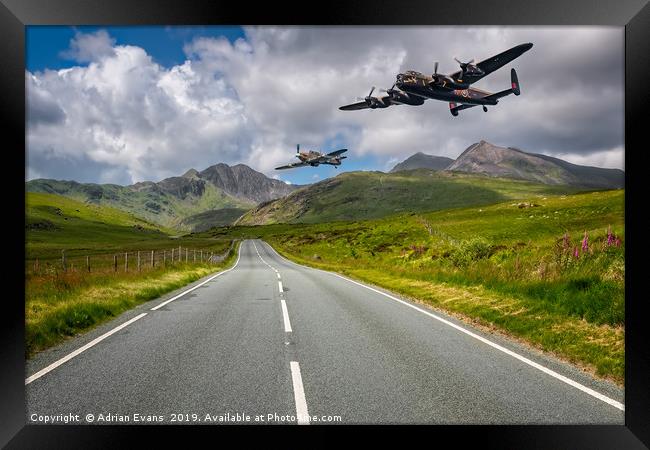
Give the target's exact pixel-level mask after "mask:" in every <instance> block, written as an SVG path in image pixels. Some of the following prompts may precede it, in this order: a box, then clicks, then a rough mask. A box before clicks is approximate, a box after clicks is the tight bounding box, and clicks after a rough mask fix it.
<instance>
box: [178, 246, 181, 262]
mask: <svg viewBox="0 0 650 450" xmlns="http://www.w3.org/2000/svg"><path fill="white" fill-rule="evenodd" d="M178 262H181V246H180V245H179V246H178Z"/></svg>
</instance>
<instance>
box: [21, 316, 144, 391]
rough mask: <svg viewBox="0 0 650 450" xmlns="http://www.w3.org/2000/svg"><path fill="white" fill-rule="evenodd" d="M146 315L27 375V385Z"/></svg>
mask: <svg viewBox="0 0 650 450" xmlns="http://www.w3.org/2000/svg"><path fill="white" fill-rule="evenodd" d="M146 315H147V313H142V314H140V315H137V316H135V317H134V318H133V319H131V320H128V321H126V322H124V323H123V324H122V325H119V326H117V327H115V328H113V329H112V330H110V331H108V332H106V333H104V334H102V335H101V336H99V337H97V338H95V339H93V340H92V341H90V342H89V343H87V344H86V345H84V346H83V347H79V348H78V349H77V350H75V351H74V352H72V353H70V354H68V355H66V356H64V357H63V358H61V359H59V360H58V361H56V362H53V363H52V364H50V365H49V366H47V367H46V368H44V369H42V370H39V371H38V372H36V373H35V374H34V375H32V376H30V377H27V379H25V385H28V384H29V383H31V382H32V381H34V380H36V379H38V378H40V377H42V376H43V375H45V374H46V373H48V372H51V371H52V370H54V369H56V368H57V367H59V366H60V365H61V364H63V363H65V362H67V361H70V360H71V359H72V358H74V357H75V356H77V355H79V354H80V353H83V352H85V351H86V350H88V349H89V348H90V347H92V346H94V345H96V344H98V343H99V342H101V341H103V340H104V339H106V338H107V337H109V336H110V335H112V334H114V333H117V332H118V331H120V330H121V329H122V328H124V327H127V326H129V325H131V324H132V323H133V322H135V321H136V320H139V319H142V318H143V317H144V316H146Z"/></svg>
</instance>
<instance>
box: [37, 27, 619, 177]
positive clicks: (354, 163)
mask: <svg viewBox="0 0 650 450" xmlns="http://www.w3.org/2000/svg"><path fill="white" fill-rule="evenodd" d="M422 42H427V43H429V44H428V45H426V46H423V45H421V43H422ZM523 42H533V43H534V47H533V49H532V50H531V51H530V52H527V53H526V54H524V55H522V57H520V58H518V59H517V60H515V61H514V62H513V63H511V64H509V65H506V66H505V67H504V68H502V69H500V70H499V71H497V72H495V73H494V74H491V75H490V76H489V77H486V78H485V79H484V80H481V81H480V82H479V83H478V84H477V86H476V87H477V88H482V89H486V90H489V91H493V92H495V91H498V90H501V89H504V88H507V87H509V83H510V79H509V73H510V68H511V67H512V68H516V70H517V72H518V74H519V81H520V85H521V86H522V95H520V96H518V97H514V96H511V97H507V98H504V99H502V101H501V102H500V103H499V105H498V106H496V107H493V108H489V112H488V113H483V111H482V110H481V109H480V108H473V109H470V110H467V111H463V112H462V114H460V115H459V116H458V117H452V116H451V114H449V108H448V106H447V105H446V104H445V103H443V102H438V101H434V100H428V101H427V102H425V104H424V105H422V106H418V107H408V106H394V107H391V108H388V109H385V110H363V111H352V112H349V111H340V110H339V109H338V107H339V106H341V105H344V104H347V103H351V102H354V101H356V97H359V96H364V95H366V94H367V92H368V90H369V88H370V86H377V87H378V88H381V87H383V88H387V87H389V86H390V85H391V84H392V83H393V81H394V80H395V75H396V74H397V73H399V72H402V71H404V70H408V69H413V70H419V71H423V72H427V70H432V66H433V61H439V62H440V72H441V73H452V72H454V71H456V70H457V69H458V67H457V63H456V62H455V61H454V57H458V58H460V59H461V60H466V59H470V58H476V59H477V61H480V60H482V59H484V58H487V57H490V56H492V55H494V54H496V53H498V52H501V51H503V50H505V49H507V48H510V47H512V46H514V45H517V44H520V43H523ZM26 65H27V67H26V71H27V72H26V90H27V115H28V121H27V167H26V178H27V179H34V178H54V179H68V180H70V179H73V180H76V181H80V182H96V183H117V184H131V183H135V182H138V181H145V180H151V181H158V180H161V179H163V178H166V177H170V176H177V175H180V174H182V173H184V172H185V171H187V170H188V169H190V168H195V169H198V170H202V169H205V168H207V167H208V166H211V165H213V164H217V163H220V162H223V163H226V164H230V165H234V164H239V163H241V164H247V165H248V166H250V167H252V168H253V169H255V170H258V171H260V172H263V173H264V174H266V175H267V176H271V177H276V178H279V179H282V180H284V181H286V182H290V183H294V184H306V183H312V182H315V181H319V180H323V179H325V178H328V177H331V176H335V175H336V174H338V173H341V172H343V171H351V170H381V171H388V170H390V168H391V167H392V166H393V165H395V164H396V163H397V162H399V161H402V160H404V159H406V158H408V157H409V156H411V155H413V154H414V153H416V152H423V153H426V154H431V155H438V156H447V157H450V158H456V157H457V156H458V155H459V154H460V153H462V152H463V151H464V150H465V149H466V148H467V147H469V146H470V145H472V144H473V143H475V142H478V141H479V140H482V139H484V140H486V141H488V142H491V143H493V144H496V145H501V146H510V147H517V148H520V149H522V150H524V151H529V152H532V153H542V154H547V155H550V156H555V157H559V158H562V159H565V160H567V161H570V162H573V163H577V164H584V165H593V166H598V167H618V168H623V167H624V147H623V117H624V116H623V29H622V28H620V27H619V28H616V27H531V28H525V27H511V28H504V27H459V28H454V27H314V26H310V27H283V26H279V27H272V26H268V27H239V26H190V27H186V26H183V27H176V26H174V27H164V26H150V27H142V26H136V27H131V26H126V27H96V26H78V27H69V26H28V27H27V30H26ZM549 67H555V68H557V67H561V68H562V70H549V69H548V68H549ZM558 86H561V89H558V88H557V87H558ZM604 118H605V119H604ZM297 143H300V144H301V148H302V149H305V150H307V149H313V150H319V151H322V152H324V153H326V152H329V151H333V150H336V149H338V148H348V149H349V150H348V152H347V153H346V155H347V156H348V158H347V159H346V160H345V161H344V163H343V165H342V166H340V167H339V168H338V169H335V168H333V167H331V166H320V167H317V168H312V167H305V168H299V169H290V170H284V171H275V170H274V168H275V167H277V166H279V165H284V164H287V163H289V162H293V161H295V156H294V155H295V145H296V144H297Z"/></svg>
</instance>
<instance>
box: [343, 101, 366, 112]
mask: <svg viewBox="0 0 650 450" xmlns="http://www.w3.org/2000/svg"><path fill="white" fill-rule="evenodd" d="M368 108H370V106H368V103H366V102H358V103H352V104H351V105H345V106H341V107H340V108H339V109H340V110H341V111H356V110H357V109H368Z"/></svg>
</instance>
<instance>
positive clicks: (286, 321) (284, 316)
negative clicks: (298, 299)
mask: <svg viewBox="0 0 650 450" xmlns="http://www.w3.org/2000/svg"><path fill="white" fill-rule="evenodd" d="M280 306H282V319H283V320H284V331H285V333H291V332H292V331H293V330H292V329H291V322H290V321H289V311H288V310H287V302H285V301H284V300H280Z"/></svg>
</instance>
